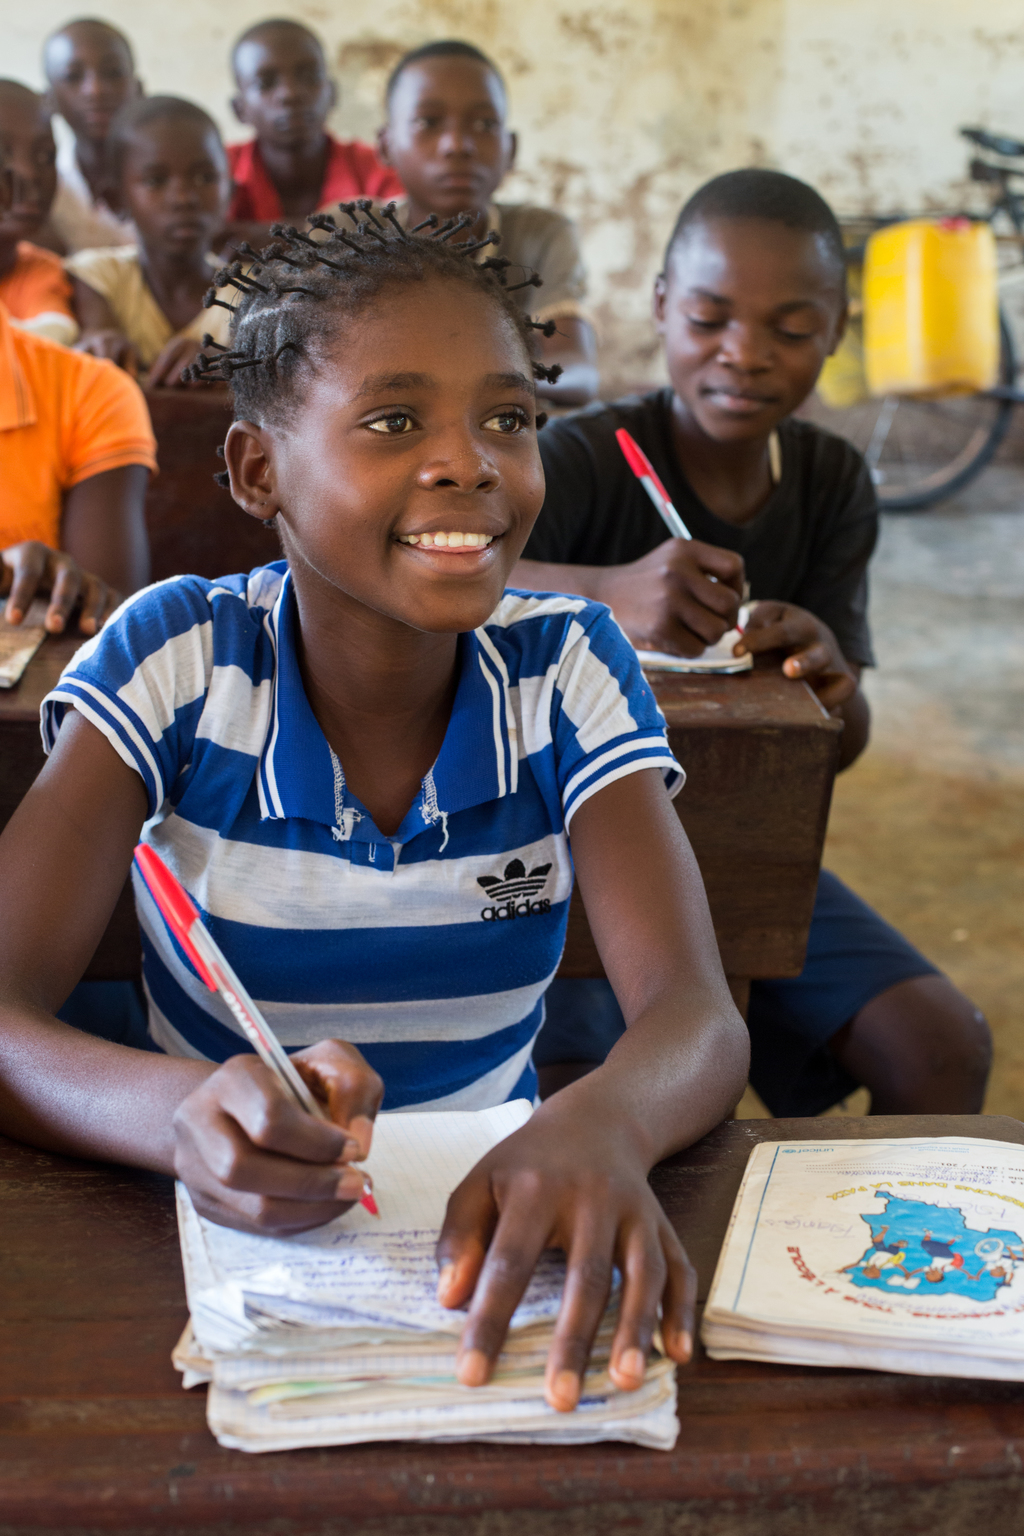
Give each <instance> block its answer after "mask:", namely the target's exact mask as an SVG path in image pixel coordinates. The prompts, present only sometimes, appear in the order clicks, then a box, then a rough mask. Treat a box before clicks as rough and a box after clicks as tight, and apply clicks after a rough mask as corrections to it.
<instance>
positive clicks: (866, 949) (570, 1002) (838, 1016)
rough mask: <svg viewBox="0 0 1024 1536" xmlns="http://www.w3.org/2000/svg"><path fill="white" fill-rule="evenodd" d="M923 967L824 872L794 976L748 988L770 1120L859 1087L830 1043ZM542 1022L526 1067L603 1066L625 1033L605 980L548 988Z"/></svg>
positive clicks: (757, 1081) (823, 1105)
mask: <svg viewBox="0 0 1024 1536" xmlns="http://www.w3.org/2000/svg"><path fill="white" fill-rule="evenodd" d="M938 974H939V973H938V971H937V969H936V967H935V966H934V965H932V964H931V962H930V961H928V960H926V959H925V958H924V956H923V955H922V954H921V953H920V952H919V951H918V950H916V949H915V948H914V946H913V945H912V944H910V943H908V942H907V940H906V939H905V938H904V937H903V936H902V934H899V933H897V932H896V929H895V928H893V927H891V926H890V924H889V923H887V922H886V921H885V920H884V918H881V917H879V915H878V913H877V912H873V911H872V910H871V908H870V907H869V906H868V905H867V903H866V902H864V901H861V899H860V897H859V896H855V895H854V893H853V891H851V890H850V889H849V888H848V887H847V886H845V885H844V884H843V882H842V881H841V880H839V879H837V878H836V876H835V875H833V874H830V873H829V872H828V870H825V869H823V870H822V871H821V874H820V876H819V878H818V894H817V896H816V898H815V902H814V915H813V917H812V919H811V930H810V934H809V936H808V940H807V958H806V961H805V962H804V968H803V970H802V971H801V973H800V975H799V976H795V977H793V978H791V979H789V980H783V981H753V982H751V984H750V1009H749V1012H748V1016H747V1028H748V1029H749V1031H750V1081H751V1084H752V1086H753V1087H754V1089H755V1090H756V1092H757V1093H758V1094H759V1095H760V1097H761V1099H763V1101H764V1103H765V1105H766V1106H767V1108H768V1109H769V1111H770V1112H771V1114H772V1115H773V1116H775V1117H776V1118H781V1117H784V1116H788V1115H818V1114H821V1112H822V1111H823V1110H825V1109H828V1108H830V1106H831V1105H833V1104H836V1103H838V1102H839V1100H840V1099H845V1098H846V1097H847V1095H848V1094H850V1093H852V1092H853V1091H854V1089H856V1088H858V1087H859V1086H860V1084H859V1083H857V1082H856V1080H855V1079H854V1078H852V1077H851V1076H850V1075H849V1073H848V1072H845V1071H844V1070H843V1068H842V1067H841V1066H840V1064H839V1062H838V1060H837V1059H836V1057H835V1056H834V1055H833V1053H832V1051H831V1050H830V1048H829V1042H830V1040H831V1039H832V1037H833V1035H835V1034H836V1033H837V1032H838V1031H839V1030H840V1029H842V1027H843V1025H844V1024H847V1023H849V1021H850V1019H852V1018H853V1017H854V1015H855V1014H856V1013H859V1011H860V1010H861V1008H863V1007H864V1005H865V1004H866V1003H869V1002H870V1001H871V999H872V998H874V997H878V996H879V994H880V993H882V992H886V991H888V989H889V988H890V987H894V986H896V984H897V982H900V981H909V980H910V979H911V978H913V977H915V976H934V975H938ZM545 1009H546V1022H545V1024H544V1027H543V1029H542V1030H541V1032H540V1035H539V1036H538V1038H537V1044H536V1046H535V1047H534V1051H533V1059H534V1063H535V1065H537V1066H546V1065H547V1064H548V1063H549V1062H556V1061H603V1060H604V1058H605V1057H606V1056H607V1054H608V1052H609V1051H610V1050H611V1048H612V1046H613V1045H614V1044H615V1042H616V1040H618V1038H619V1036H620V1035H621V1034H622V1033H623V1031H624V1030H625V1027H626V1026H625V1022H624V1020H623V1017H622V1012H621V1010H620V1008H619V1005H618V1003H617V1002H616V1001H615V994H614V993H613V992H612V989H611V987H610V985H609V984H608V982H607V981H604V980H596V979H595V980H589V979H588V980H585V981H569V980H557V981H554V982H552V984H551V986H550V987H549V988H548V991H547V994H546V997H545Z"/></svg>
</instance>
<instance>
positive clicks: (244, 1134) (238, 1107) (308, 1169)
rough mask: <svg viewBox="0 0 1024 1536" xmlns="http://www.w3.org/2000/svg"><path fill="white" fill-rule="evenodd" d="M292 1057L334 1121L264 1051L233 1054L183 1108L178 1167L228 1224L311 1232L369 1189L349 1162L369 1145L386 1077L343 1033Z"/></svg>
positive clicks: (202, 1201)
mask: <svg viewBox="0 0 1024 1536" xmlns="http://www.w3.org/2000/svg"><path fill="white" fill-rule="evenodd" d="M291 1059H292V1061H293V1062H294V1064H295V1066H296V1067H297V1068H298V1070H299V1072H300V1073H301V1074H302V1076H303V1078H304V1079H305V1081H306V1082H307V1084H308V1085H309V1087H310V1089H311V1090H312V1092H313V1094H314V1095H315V1097H316V1098H317V1099H319V1100H320V1102H321V1103H322V1104H323V1105H324V1106H325V1108H326V1109H327V1111H328V1113H329V1114H330V1116H331V1122H333V1123H328V1122H327V1121H323V1120H315V1119H314V1118H313V1116H312V1115H310V1114H307V1113H306V1111H305V1110H304V1109H300V1107H299V1106H298V1105H297V1104H296V1103H295V1102H294V1100H293V1099H292V1098H291V1096H290V1094H289V1093H288V1092H287V1090H286V1089H285V1088H284V1086H283V1085H282V1084H281V1083H280V1082H279V1081H278V1079H277V1078H276V1077H275V1076H274V1074H273V1073H272V1072H271V1071H270V1069H269V1068H268V1067H265V1066H264V1065H263V1063H262V1062H261V1061H260V1060H259V1058H258V1057H257V1056H233V1057H231V1059H230V1060H229V1061H226V1062H225V1063H224V1064H223V1066H221V1067H218V1068H217V1069H216V1071H214V1072H211V1074H210V1076H209V1077H207V1078H206V1079H205V1080H204V1081H203V1083H202V1084H201V1085H200V1086H199V1087H198V1088H196V1089H194V1090H193V1092H192V1093H190V1094H189V1096H188V1098H186V1099H184V1100H183V1101H182V1103H181V1104H180V1105H179V1106H178V1109H177V1111H176V1113H175V1115H174V1120H173V1134H174V1170H175V1173H176V1174H177V1176H178V1178H179V1179H181V1181H182V1183H184V1184H185V1185H186V1186H187V1187H188V1191H189V1193H190V1195H191V1196H192V1199H193V1201H194V1203H195V1207H196V1210H197V1211H199V1213H200V1215H202V1216H208V1217H209V1218H210V1220H211V1221H216V1222H219V1223H220V1224H221V1226H225V1227H238V1228H240V1229H241V1230H242V1231H247V1232H262V1233H271V1234H280V1235H282V1236H285V1235H287V1234H288V1233H292V1232H304V1231H306V1230H308V1228H310V1227H318V1226H321V1225H322V1224H323V1223H324V1222H325V1221H332V1220H333V1219H334V1217H335V1216H340V1215H341V1214H342V1213H343V1212H344V1211H347V1210H348V1208H349V1207H350V1206H351V1205H353V1204H354V1203H355V1202H356V1201H357V1200H360V1199H361V1198H362V1196H363V1192H364V1189H365V1185H366V1176H365V1174H364V1173H363V1172H362V1170H361V1169H359V1168H354V1167H352V1166H350V1165H351V1164H352V1163H353V1162H355V1161H357V1160H362V1159H363V1158H364V1157H366V1156H367V1154H368V1153H369V1150H370V1140H371V1137H372V1135H373V1122H374V1120H375V1118H376V1115H377V1111H378V1110H379V1109H380V1105H381V1100H382V1099H383V1097H384V1084H383V1083H382V1081H381V1079H380V1078H379V1077H378V1075H377V1073H376V1072H375V1071H374V1070H373V1068H372V1067H371V1066H370V1065H369V1063H368V1062H367V1061H366V1060H365V1059H364V1057H363V1056H362V1055H361V1053H360V1052H359V1051H357V1050H356V1048H355V1046H354V1045H348V1044H346V1043H345V1042H344V1041H341V1040H322V1041H321V1042H320V1043H319V1044H318V1045H313V1046H310V1047H308V1049H306V1050H304V1051H298V1052H296V1053H295V1054H294V1055H293V1056H292V1058H291Z"/></svg>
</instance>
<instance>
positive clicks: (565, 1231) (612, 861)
mask: <svg viewBox="0 0 1024 1536" xmlns="http://www.w3.org/2000/svg"><path fill="white" fill-rule="evenodd" d="M571 835H572V850H573V858H574V862H575V866H576V874H577V878H578V880H579V884H580V890H581V892H582V894H583V898H584V901H585V903H586V908H587V916H588V918H589V921H590V926H591V931H592V933H593V935H594V938H595V940H596V942H597V946H598V949H599V951H600V954H601V958H602V960H603V961H604V965H605V968H606V970H607V973H608V977H609V979H610V981H611V982H612V985H613V987H614V989H615V993H616V996H617V997H618V999H619V1002H620V1003H621V1005H622V1009H623V1013H624V1014H625V1017H626V1021H627V1025H628V1028H627V1031H626V1034H625V1036H624V1037H623V1038H622V1040H620V1041H619V1043H618V1044H617V1045H616V1046H615V1048H614V1050H613V1051H612V1052H611V1054H610V1055H609V1057H608V1059H607V1061H606V1062H605V1063H604V1065H603V1066H601V1067H598V1068H597V1069H596V1070H595V1071H593V1072H591V1073H590V1074H589V1075H588V1076H586V1077H584V1078H582V1079H580V1080H579V1081H578V1082H576V1083H573V1084H572V1085H571V1086H569V1087H567V1088H564V1089H563V1090H562V1091H561V1092H560V1093H556V1094H554V1095H553V1096H552V1097H550V1098H549V1099H547V1100H546V1101H545V1102H544V1103H543V1104H542V1105H541V1107H540V1108H539V1109H538V1110H537V1111H536V1112H535V1113H534V1115H533V1117H532V1118H531V1120H530V1121H529V1122H528V1123H527V1124H526V1125H525V1126H524V1127H523V1128H522V1129H521V1130H520V1131H517V1132H516V1133H515V1135H513V1136H510V1137H509V1138H508V1139H507V1140H506V1141H504V1142H501V1143H500V1144H499V1145H498V1146H497V1147H495V1148H494V1150H493V1151H492V1152H491V1153H489V1154H488V1156H487V1157H485V1158H484V1159H483V1160H482V1161H481V1162H480V1163H479V1164H478V1165H477V1167H476V1168H475V1169H474V1170H473V1172H472V1173H471V1174H470V1175H469V1177H468V1178H467V1179H466V1180H465V1181H464V1182H463V1183H462V1184H461V1185H460V1186H459V1188H458V1189H457V1190H456V1191H455V1193H454V1194H453V1196H452V1198H451V1200H450V1201H449V1205H448V1214H447V1218H446V1221H445V1226H444V1229H443V1231H442V1235H441V1240H440V1244H439V1248H438V1259H439V1262H440V1263H441V1264H442V1266H443V1268H442V1274H441V1299H442V1300H443V1301H444V1303H445V1304H446V1305H448V1306H453V1307H457V1306H460V1305H464V1304H465V1303H466V1302H467V1301H469V1299H470V1297H472V1301H471V1304H470V1307H469V1316H468V1320H467V1323H466V1327H465V1330H464V1332H463V1335H462V1342H461V1345H460V1364H459V1374H460V1379H461V1380H462V1381H463V1382H464V1383H465V1384H467V1385H473V1384H477V1383H479V1382H481V1381H483V1380H485V1379H486V1378H487V1376H489V1374H490V1371H491V1369H492V1368H493V1365H494V1361H495V1359H496V1357H497V1354H498V1351H499V1350H500V1348H501V1343H502V1340H503V1338H504V1335H505V1330H506V1327H507V1325H508V1321H509V1318H510V1317H511V1315H512V1312H513V1311H514V1309H515V1306H516V1304H517V1302H518V1301H519V1299H520V1297H521V1295H522V1293H523V1290H524V1288H525V1286H526V1283H527V1281H528V1279H529V1277H530V1274H531V1273H532V1271H533V1268H534V1265H535V1264H536V1262H537V1259H538V1258H539V1256H540V1254H541V1252H542V1251H543V1250H544V1249H545V1248H547V1247H557V1248H561V1249H563V1250H564V1251H565V1253H566V1256H567V1261H568V1274H567V1279H566V1284H565V1290H564V1299H563V1303H562V1309H561V1313H560V1315H559V1320H558V1325H557V1330H556V1336H555V1341H554V1344H553V1347H552V1350H551V1354H550V1357H549V1361H548V1369H547V1391H548V1399H549V1401H550V1402H552V1404H553V1405H554V1406H555V1407H558V1408H563V1409H566V1408H571V1407H573V1406H575V1402H576V1400H577V1398H578V1396H579V1391H580V1377H581V1373H582V1371H583V1368H584V1365H585V1363H586V1359H587V1356H588V1354H589V1351H590V1346H591V1343H592V1341H593V1337H594V1334H595V1331H596V1329H597V1326H598V1323H599V1320H600V1317H601V1314H602V1311H603V1309H604V1306H605V1304H606V1301H607V1296H608V1291H609V1288H610V1284H611V1277H612V1267H613V1265H615V1266H617V1267H618V1268H619V1270H620V1271H621V1274H622V1277H623V1293H622V1298H621V1302H620V1310H619V1322H618V1327H617V1331H616V1335H615V1342H614V1346H613V1354H612V1367H611V1369H612V1375H613V1378H614V1379H615V1381H616V1383H617V1384H618V1385H619V1386H622V1387H624V1388H626V1387H633V1386H637V1385H639V1380H640V1378H641V1377H642V1360H643V1357H644V1356H645V1355H646V1352H647V1349H648V1346H649V1344H650V1340H651V1336H652V1333H653V1329H654V1327H655V1324H656V1322H657V1311H658V1307H659V1305H660V1306H661V1307H662V1309H663V1312H662V1331H663V1336H664V1339H665V1344H666V1348H667V1349H668V1352H669V1354H670V1355H671V1356H672V1357H673V1358H674V1359H676V1360H685V1359H687V1358H688V1357H689V1353H690V1347H691V1337H692V1329H693V1302H694V1294H695V1280H694V1276H693V1271H692V1269H691V1267H690V1266H689V1264H688V1261H687V1260H686V1258H685V1255H684V1254H683V1252H682V1249H681V1248H680V1245H679V1242H678V1239H677V1238H676V1236H675V1233H674V1232H673V1230H672V1228H671V1227H670V1226H669V1223H668V1222H667V1220H666V1218H665V1216H664V1213H663V1212H662V1210H661V1207H660V1206H659V1204H658V1202H657V1200H656V1199H655V1197H654V1195H653V1194H652V1192H651V1190H650V1188H649V1186H648V1183H647V1174H648V1171H649V1170H650V1168H651V1167H652V1166H653V1164H654V1163H656V1162H657V1161H658V1160H659V1159H661V1158H663V1157H665V1156H667V1155H668V1154H669V1153H671V1152H674V1151H676V1150H678V1149H680V1148H682V1147H685V1146H688V1145H690V1144H691V1143H692V1142H694V1141H696V1140H698V1139H699V1138H700V1137H701V1136H703V1135H705V1134H706V1133H707V1132H708V1131H709V1130H711V1129H712V1127H713V1126H715V1125H717V1124H718V1123H719V1122H720V1121H721V1120H722V1119H724V1118H725V1117H726V1116H727V1115H728V1113H729V1111H730V1109H731V1107H732V1105H733V1104H734V1103H735V1102H736V1100H737V1098H738V1097H739V1095H740V1094H741V1093H742V1091H743V1086H744V1083H745V1081H746V1070H747V1060H748V1054H749V1046H748V1040H747V1032H746V1029H745V1027H744V1024H743V1021H742V1019H741V1018H740V1016H739V1014H738V1012H737V1011H736V1008H735V1006H734V1004H733V1001H732V998H731V996H730V994H729V990H728V987H727V985H726V981H725V976H724V974H723V972H722V966H721V961H720V959H719V955H718V947H717V944H716V941H715V935H714V929H713V927H712V924H711V916H710V913H709V911H708V906H707V898H706V896H705V894H704V887H703V884H702V882H701V878H700V873H699V871H698V869H697V864H696V860H695V859H694V857H693V853H692V851H691V849H690V846H689V843H688V841H687V839H686V834H685V833H684V831H683V829H682V826H681V824H680V822H679V818H678V816H677V815H676V814H675V811H674V810H673V808H672V805H671V803H670V801H669V798H668V795H667V794H666V792H665V786H664V782H663V780H662V776H661V773H660V772H659V771H658V770H657V769H653V768H652V769H644V770H641V771H638V772H635V773H631V774H628V775H627V776H626V777H624V778H621V779H618V780H616V781H614V782H613V783H611V784H608V785H606V786H605V787H604V788H603V789H601V790H599V791H598V792H597V793H596V794H594V795H593V796H592V797H591V798H590V799H589V800H587V801H586V802H584V803H583V804H582V805H581V806H580V807H579V809H578V811H577V812H576V815H575V817H574V819H573V822H572V829H571ZM492 1234H493V1235H492Z"/></svg>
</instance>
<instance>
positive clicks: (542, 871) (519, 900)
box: [476, 859, 551, 923]
mask: <svg viewBox="0 0 1024 1536" xmlns="http://www.w3.org/2000/svg"><path fill="white" fill-rule="evenodd" d="M550 868H551V865H550V864H538V865H537V868H536V869H531V870H530V873H529V874H527V873H526V866H525V865H524V863H523V861H522V859H510V860H509V862H508V863H507V864H506V865H505V869H504V872H503V874H501V875H479V876H478V877H477V882H476V883H477V885H482V886H483V888H484V890H485V891H486V892H487V894H488V896H490V898H491V903H492V904H491V906H489V907H483V908H481V911H480V916H481V917H482V918H483V920H484V922H485V923H496V922H499V921H500V920H501V919H503V918H512V917H538V916H541V915H542V914H543V913H545V912H550V911H551V902H550V900H549V899H548V898H547V897H546V896H545V897H542V898H541V899H540V900H539V901H535V900H534V899H533V898H534V897H535V896H536V895H537V892H538V891H540V890H542V889H543V887H544V883H545V881H546V880H547V877H548V871H549V870H550Z"/></svg>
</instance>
